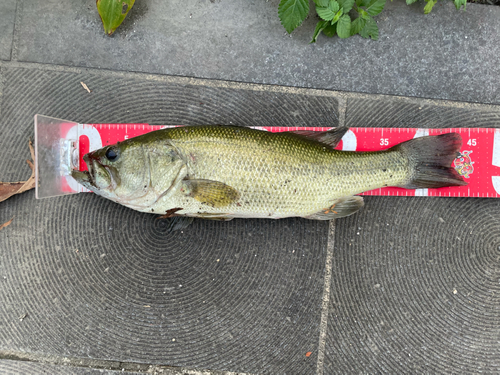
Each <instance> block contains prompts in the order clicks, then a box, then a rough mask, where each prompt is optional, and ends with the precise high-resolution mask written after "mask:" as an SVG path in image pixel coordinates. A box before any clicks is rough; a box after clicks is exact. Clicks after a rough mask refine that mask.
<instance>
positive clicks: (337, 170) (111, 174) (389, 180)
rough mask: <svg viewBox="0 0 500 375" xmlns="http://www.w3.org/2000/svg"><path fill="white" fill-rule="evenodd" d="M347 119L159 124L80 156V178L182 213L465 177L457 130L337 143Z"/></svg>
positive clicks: (143, 204)
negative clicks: (387, 141)
mask: <svg viewBox="0 0 500 375" xmlns="http://www.w3.org/2000/svg"><path fill="white" fill-rule="evenodd" d="M347 130H348V129H347V128H335V129H332V130H330V131H328V132H309V131H300V132H284V133H270V132H266V131H260V130H255V129H250V128H243V127H235V126H187V127H177V128H170V129H163V130H158V131H155V132H151V133H148V134H144V135H141V136H139V137H135V138H131V139H129V140H126V141H124V142H119V143H117V144H116V145H112V146H106V147H103V148H101V149H99V150H96V151H93V152H90V153H88V154H86V155H85V156H84V160H85V162H86V164H87V166H88V171H85V172H79V171H73V172H72V176H73V177H74V178H75V179H76V180H77V181H78V182H79V183H80V184H82V185H83V186H85V187H86V188H88V189H90V190H92V191H93V192H95V193H96V194H99V195H101V196H103V197H105V198H108V199H110V200H112V201H114V202H117V203H120V204H122V205H124V206H127V207H130V208H132V209H134V210H138V211H142V212H149V213H153V214H162V215H164V216H167V217H168V216H174V215H175V216H178V217H186V218H188V219H185V220H184V222H181V223H180V224H179V225H178V228H179V227H183V226H184V225H187V224H189V222H190V220H192V219H189V218H193V217H200V218H208V219H218V220H229V219H232V218H270V219H279V218H285V217H292V216H297V217H303V218H307V219H316V220H329V219H334V218H339V217H344V216H348V215H351V214H353V213H355V212H356V211H358V210H359V209H360V208H361V207H362V206H363V198H362V197H359V196H355V195H356V194H359V193H362V192H364V191H367V190H372V189H376V188H380V187H385V186H397V187H403V188H408V189H415V188H438V187H443V186H458V185H465V184H466V183H465V182H464V181H463V180H462V178H461V177H460V176H459V174H458V173H457V172H456V171H455V170H454V169H453V168H452V167H451V163H452V161H453V160H454V158H455V157H456V156H457V152H458V151H459V150H460V147H461V144H462V140H461V137H460V135H459V134H456V133H448V134H443V135H439V136H428V137H422V138H416V139H413V140H410V141H407V142H404V143H401V144H399V145H397V146H395V147H392V148H390V149H388V150H386V151H380V152H344V151H337V150H334V147H335V146H336V145H337V144H338V143H339V142H340V140H341V138H342V136H343V135H344V134H345V133H346V131H347Z"/></svg>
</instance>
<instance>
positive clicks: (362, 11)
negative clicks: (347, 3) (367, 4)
mask: <svg viewBox="0 0 500 375" xmlns="http://www.w3.org/2000/svg"><path fill="white" fill-rule="evenodd" d="M358 13H359V15H360V16H361V17H362V18H364V19H365V20H369V19H370V15H369V14H368V13H367V12H366V11H365V10H364V9H361V8H359V9H358Z"/></svg>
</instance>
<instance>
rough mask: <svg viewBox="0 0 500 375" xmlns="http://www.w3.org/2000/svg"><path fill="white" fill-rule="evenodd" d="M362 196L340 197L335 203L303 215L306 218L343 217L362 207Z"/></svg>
mask: <svg viewBox="0 0 500 375" xmlns="http://www.w3.org/2000/svg"><path fill="white" fill-rule="evenodd" d="M363 205H364V202H363V197H359V196H351V197H344V198H340V199H339V200H338V201H336V202H335V204H333V205H331V206H330V207H328V208H325V209H324V210H321V211H319V212H316V213H315V214H312V215H309V216H305V218H306V219H312V220H331V219H337V218H339V217H345V216H349V215H352V214H354V213H355V212H357V211H358V210H359V209H360V208H361V207H363Z"/></svg>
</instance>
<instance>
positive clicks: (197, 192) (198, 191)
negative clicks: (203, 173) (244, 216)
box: [181, 179, 240, 207]
mask: <svg viewBox="0 0 500 375" xmlns="http://www.w3.org/2000/svg"><path fill="white" fill-rule="evenodd" d="M181 191H182V192H183V193H184V194H186V195H187V196H190V197H193V198H194V199H196V200H197V201H199V202H201V203H204V204H207V205H209V206H212V207H225V206H228V205H230V204H231V203H233V202H235V201H236V200H238V198H239V197H240V194H239V193H238V191H237V190H236V189H234V188H232V187H231V186H229V185H226V184H225V183H223V182H219V181H212V180H201V179H200V180H196V179H193V180H189V179H188V180H184V181H183V182H182V187H181Z"/></svg>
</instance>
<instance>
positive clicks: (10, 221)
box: [0, 218, 14, 230]
mask: <svg viewBox="0 0 500 375" xmlns="http://www.w3.org/2000/svg"><path fill="white" fill-rule="evenodd" d="M12 220H14V218H12V219H10V220H9V221H7V222H6V223H3V224H2V225H0V230H2V229H3V228H6V227H8V226H9V225H10V224H11V223H12Z"/></svg>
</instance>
